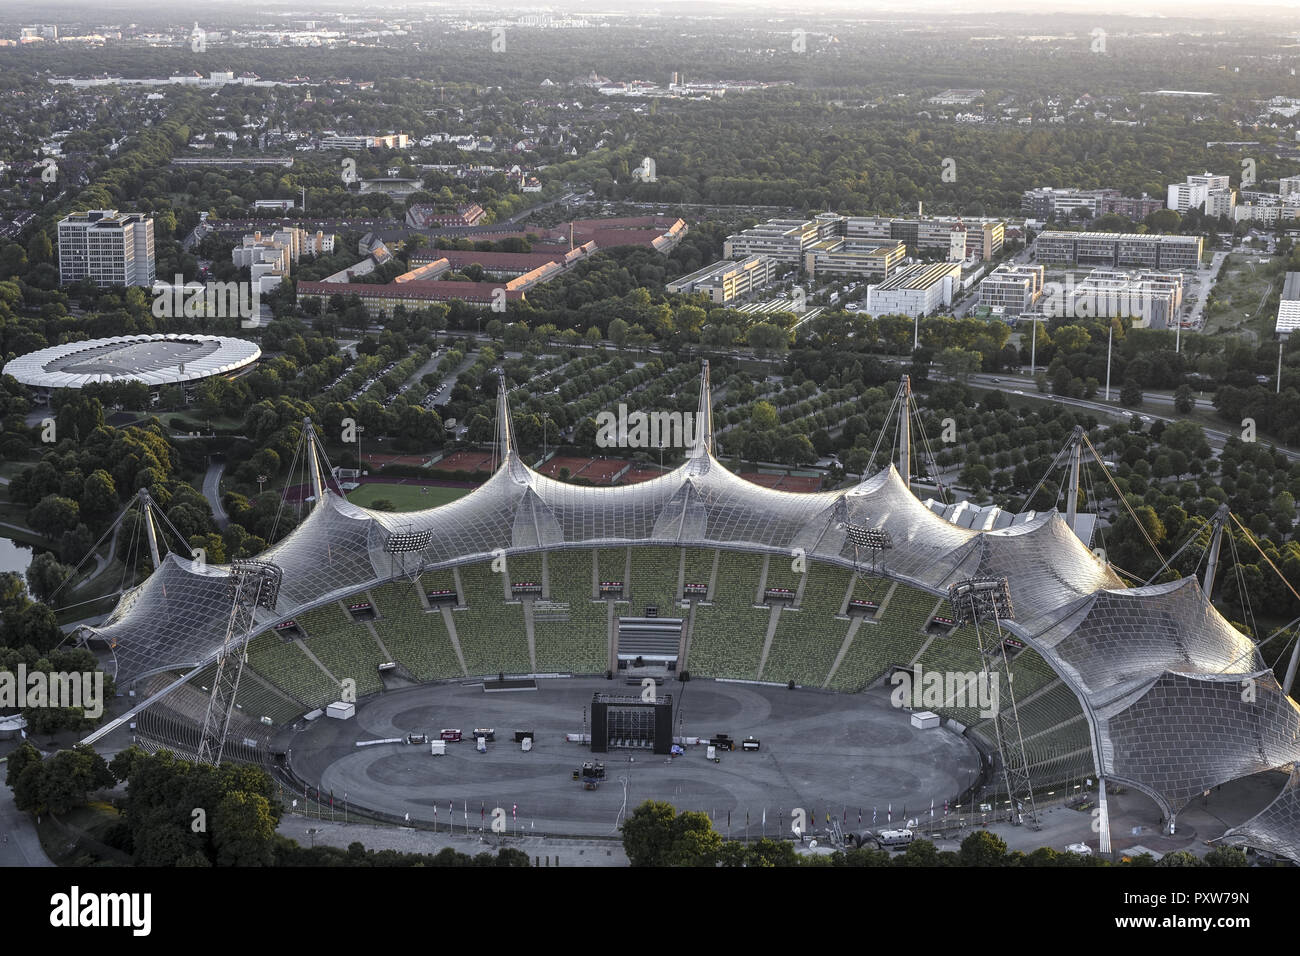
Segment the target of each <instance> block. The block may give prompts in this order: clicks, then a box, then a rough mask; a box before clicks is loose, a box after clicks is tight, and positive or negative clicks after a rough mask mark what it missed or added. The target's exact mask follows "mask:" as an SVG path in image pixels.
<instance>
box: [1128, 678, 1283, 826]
mask: <svg viewBox="0 0 1300 956" xmlns="http://www.w3.org/2000/svg"><path fill="white" fill-rule="evenodd" d="M1252 679H1253V684H1252V685H1251V690H1252V693H1249V694H1246V693H1243V690H1244V688H1243V683H1242V680H1241V679H1239V678H1237V677H1227V678H1212V679H1211V678H1204V677H1198V676H1194V675H1190V674H1174V673H1167V674H1163V675H1161V677H1160V678H1159V679H1158V680H1156V681H1155V683H1154V684H1153V685H1152V686H1151V688H1150V689H1149V690H1148V691H1147V692H1146V694H1145V695H1143V697H1142V698H1141V699H1140V700H1139V701H1137V702H1136V703H1135V704H1133V705H1132V706H1131V707H1129V708H1127V709H1126V710H1125V711H1124V712H1123V713H1120V714H1118V715H1116V716H1113V717H1111V718H1109V720H1108V721H1107V722H1106V729H1105V734H1106V736H1107V737H1108V738H1109V744H1110V746H1109V748H1107V749H1108V750H1109V751H1110V756H1109V759H1108V761H1107V763H1108V766H1107V767H1106V770H1107V773H1110V774H1112V775H1116V776H1119V777H1123V778H1125V779H1128V780H1133V781H1137V782H1139V783H1142V784H1145V785H1146V786H1148V787H1150V788H1152V789H1153V790H1155V791H1157V792H1159V793H1160V794H1162V795H1163V796H1164V797H1165V798H1166V799H1167V800H1168V801H1169V802H1170V805H1171V806H1172V807H1173V808H1174V809H1180V808H1181V807H1183V806H1184V805H1185V804H1186V803H1187V802H1188V801H1189V800H1191V799H1192V798H1193V797H1195V796H1198V795H1199V794H1200V793H1201V792H1202V791H1205V790H1208V789H1210V788H1211V787H1215V786H1218V785H1219V784H1221V783H1225V782H1227V781H1229V780H1235V779H1237V778H1238V777H1243V776H1247V775H1249V774H1253V773H1258V772H1259V771H1261V770H1268V769H1271V768H1274V767H1278V766H1284V765H1287V764H1291V763H1294V762H1295V761H1296V760H1298V759H1300V708H1297V707H1296V705H1295V703H1294V702H1292V701H1291V699H1290V698H1288V697H1287V696H1286V695H1285V694H1283V693H1282V688H1281V687H1279V686H1278V684H1277V681H1276V680H1275V679H1274V678H1273V675H1272V674H1271V673H1269V672H1261V673H1260V674H1258V675H1254V676H1253V678H1252Z"/></svg>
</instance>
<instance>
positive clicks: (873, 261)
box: [804, 236, 964, 280]
mask: <svg viewBox="0 0 1300 956" xmlns="http://www.w3.org/2000/svg"><path fill="white" fill-rule="evenodd" d="M963 240H964V236H963ZM906 256H907V247H906V246H904V245H903V243H901V242H897V241H892V242H891V241H888V240H885V241H877V240H861V239H844V238H842V237H839V236H837V237H835V238H832V239H823V240H821V241H820V242H815V243H813V244H812V245H811V246H809V248H808V251H807V252H806V253H805V254H804V269H805V270H807V272H808V275H809V276H813V277H815V276H817V275H819V274H822V273H829V274H831V275H846V276H855V277H861V278H864V279H874V280H880V279H887V278H889V276H890V275H891V274H892V273H893V272H894V270H895V269H897V268H898V266H899V264H900V263H902V261H903V259H904V258H906Z"/></svg>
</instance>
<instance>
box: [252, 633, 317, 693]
mask: <svg viewBox="0 0 1300 956" xmlns="http://www.w3.org/2000/svg"><path fill="white" fill-rule="evenodd" d="M248 664H249V666H251V667H252V668H253V669H254V670H256V671H257V672H258V673H259V674H261V675H262V676H263V677H264V678H266V679H267V680H268V681H270V682H271V683H272V684H274V685H275V686H276V687H279V688H280V689H281V690H283V691H284V692H285V693H287V694H289V695H290V696H291V697H293V698H294V699H295V700H299V701H301V702H302V703H303V705H304V706H305V707H306V708H307V709H308V710H312V709H315V708H317V707H324V706H325V705H326V704H328V703H329V702H330V701H333V700H338V698H339V685H338V684H337V683H335V682H334V681H331V680H330V679H329V678H328V677H327V676H325V674H324V673H322V672H321V669H320V668H319V667H317V666H316V665H315V664H314V663H313V662H312V660H311V658H309V657H308V656H307V655H306V654H304V653H303V652H302V649H301V648H300V647H298V645H297V644H296V643H292V642H285V641H283V640H281V638H280V636H279V635H278V634H276V633H274V632H271V633H266V634H259V635H257V636H256V637H254V638H253V639H252V640H251V641H249V642H248Z"/></svg>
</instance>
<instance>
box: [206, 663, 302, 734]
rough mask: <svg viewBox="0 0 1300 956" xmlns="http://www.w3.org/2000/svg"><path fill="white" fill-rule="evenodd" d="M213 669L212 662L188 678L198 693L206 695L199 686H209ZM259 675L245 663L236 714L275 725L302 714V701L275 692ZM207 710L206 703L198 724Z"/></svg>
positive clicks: (214, 666) (237, 695)
mask: <svg viewBox="0 0 1300 956" xmlns="http://www.w3.org/2000/svg"><path fill="white" fill-rule="evenodd" d="M318 669H319V668H318ZM216 672H217V667H216V665H215V664H213V665H210V666H208V667H205V668H204V669H203V670H201V671H199V673H198V674H196V675H195V676H194V677H192V678H191V679H190V686H191V687H193V688H195V689H199V693H201V694H202V695H203V696H204V697H206V696H207V693H208V692H207V691H203V690H201V688H203V687H207V688H209V689H210V688H211V687H212V681H213V679H214V677H215V675H216ZM258 677H259V675H257V674H256V673H255V672H254V670H253V668H252V667H251V666H250V665H247V664H246V665H245V666H244V672H243V674H241V675H240V678H239V691H238V693H236V694H235V713H237V714H242V715H244V716H245V717H246V718H248V719H249V720H250V721H253V722H255V723H259V722H260V721H261V719H262V718H263V717H270V718H271V720H272V721H274V722H275V723H276V724H288V723H292V722H293V721H294V720H295V719H296V718H297V717H299V716H300V715H301V714H302V713H303V710H304V708H303V706H302V705H301V704H299V703H296V702H295V701H292V700H287V699H286V698H285V697H284V696H282V695H281V694H277V693H276V692H275V691H273V690H271V689H270V688H269V687H268V686H267V685H266V684H264V683H262V681H261V680H259V679H258ZM206 713H207V708H206V706H205V707H204V711H203V713H202V714H200V715H199V721H200V723H201V722H202V719H203V717H204V716H205V715H206Z"/></svg>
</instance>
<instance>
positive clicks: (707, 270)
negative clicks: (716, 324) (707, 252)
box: [665, 256, 777, 305]
mask: <svg viewBox="0 0 1300 956" xmlns="http://www.w3.org/2000/svg"><path fill="white" fill-rule="evenodd" d="M776 268H777V264H776V260H775V259H773V258H772V257H771V256H747V257H745V258H744V259H742V260H741V261H739V262H732V261H731V260H730V259H722V260H720V261H718V262H715V263H713V265H711V266H705V267H704V268H703V269H699V270H697V271H695V272H692V273H691V274H690V275H685V276H682V277H681V278H680V279H675V280H673V281H672V282H670V283H668V285H667V286H666V287H665V288H667V290H668V291H669V292H681V293H691V292H703V293H705V294H706V295H708V297H709V299H710V300H711V301H712V302H713V303H714V304H716V305H727V304H728V303H730V302H734V301H736V300H737V299H741V298H744V297H745V296H747V295H749V294H750V293H752V292H757V291H758V290H760V289H764V288H766V287H767V286H769V285H770V284H771V283H772V280H774V279H775V278H776Z"/></svg>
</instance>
